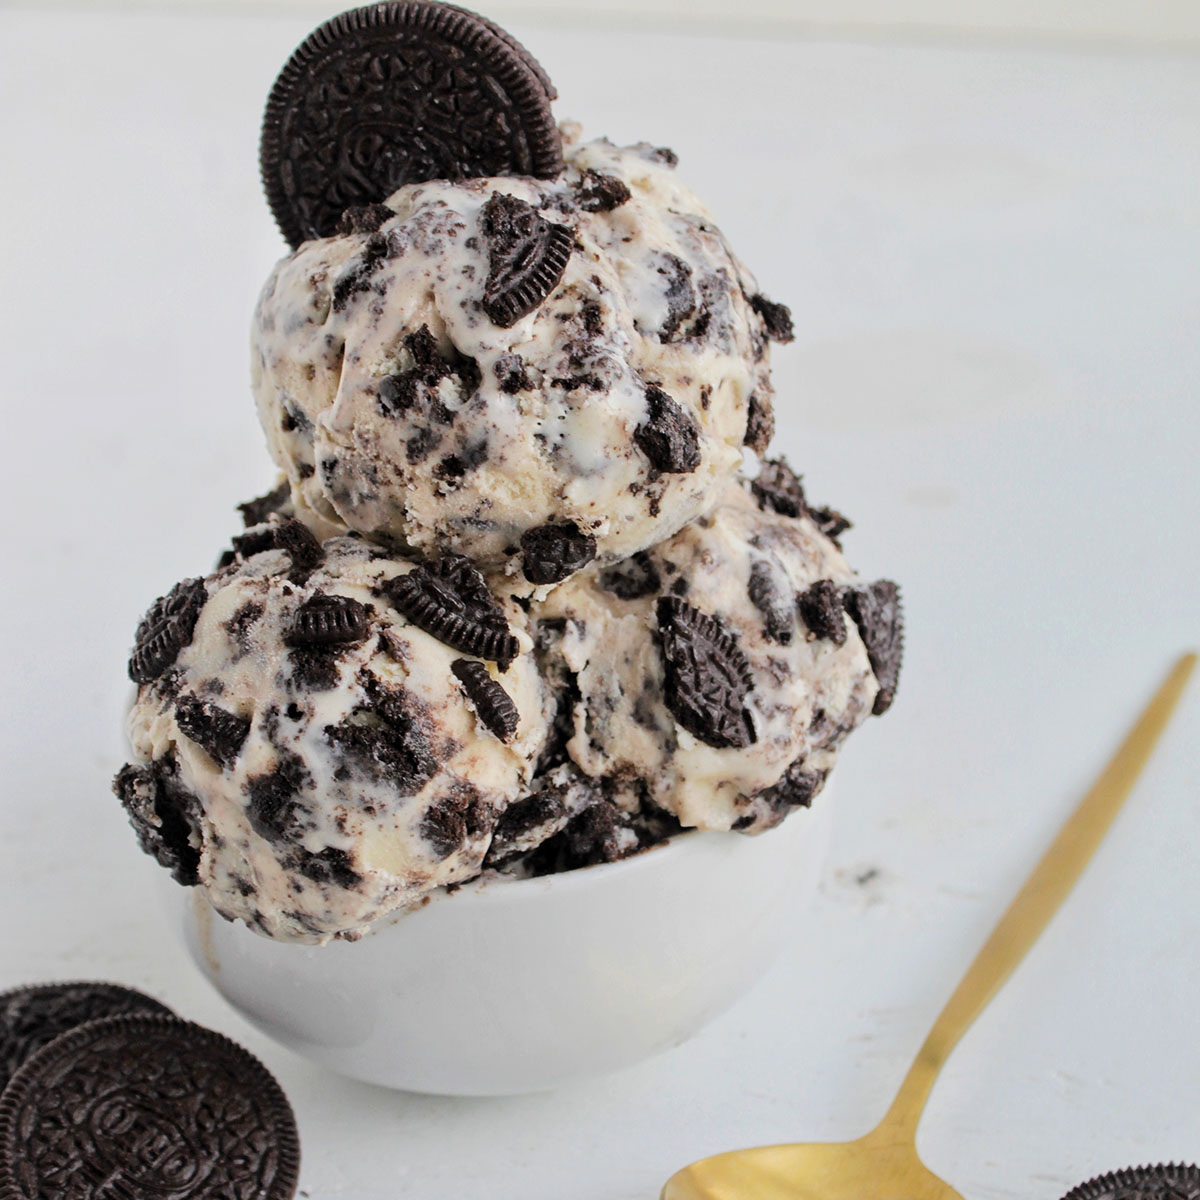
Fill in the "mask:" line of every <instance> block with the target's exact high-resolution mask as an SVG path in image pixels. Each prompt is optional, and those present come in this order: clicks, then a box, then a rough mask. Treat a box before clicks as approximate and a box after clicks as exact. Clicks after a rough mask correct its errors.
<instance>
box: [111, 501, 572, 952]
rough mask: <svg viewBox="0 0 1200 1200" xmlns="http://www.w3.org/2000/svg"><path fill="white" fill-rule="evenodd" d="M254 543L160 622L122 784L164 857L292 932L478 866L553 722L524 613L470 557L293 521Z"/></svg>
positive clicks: (232, 913) (218, 901) (275, 521)
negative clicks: (393, 548)
mask: <svg viewBox="0 0 1200 1200" xmlns="http://www.w3.org/2000/svg"><path fill="white" fill-rule="evenodd" d="M236 545H237V546H238V549H237V551H236V552H235V553H233V554H231V555H230V556H227V557H228V558H229V559H230V561H228V563H227V565H225V566H224V567H222V568H221V569H219V570H218V571H216V572H215V573H214V574H212V575H210V576H208V577H207V578H204V579H192V580H186V581H184V582H183V583H181V584H179V585H178V586H177V587H176V588H175V589H174V590H173V591H172V592H171V593H169V594H168V595H167V596H166V597H164V598H163V599H162V600H160V601H158V602H157V603H156V604H155V605H154V607H153V608H152V609H151V611H150V612H149V614H147V618H146V620H145V621H144V622H143V624H142V627H141V628H140V629H139V631H138V638H137V645H136V648H135V650H134V654H133V658H132V659H131V662H130V673H131V675H133V677H134V678H135V680H136V681H137V682H138V684H139V687H138V694H137V699H136V701H135V702H134V705H133V708H132V710H131V712H130V715H129V720H128V732H129V740H130V744H131V746H132V750H133V754H134V761H133V762H132V763H131V764H129V765H128V766H126V767H125V768H124V770H123V771H122V773H121V775H120V776H119V777H118V781H117V788H118V791H119V793H120V795H121V798H122V800H123V801H124V803H125V805H126V807H127V809H128V811H129V812H130V815H131V817H132V819H133V822H134V825H135V828H136V829H137V830H138V833H139V836H140V837H141V839H142V843H143V846H144V848H146V849H147V850H148V851H149V852H151V853H153V854H155V856H156V857H158V858H159V860H160V861H161V862H162V863H163V864H164V865H166V866H168V867H170V868H171V869H172V870H173V872H174V874H175V877H176V878H177V879H178V880H179V881H180V882H182V883H199V884H202V885H203V887H204V889H205V891H206V893H207V895H208V898H209V899H210V901H211V902H212V904H213V906H214V907H215V908H216V909H217V911H218V912H220V913H221V914H222V915H224V916H226V917H230V918H240V919H242V920H244V921H245V922H246V923H247V924H248V925H250V926H251V927H252V928H254V929H256V930H258V931H259V932H261V933H264V934H268V935H270V936H272V937H276V938H280V939H283V940H289V941H322V940H325V939H327V938H329V937H331V936H333V935H334V934H340V935H343V936H345V935H353V934H355V933H357V932H359V931H361V930H362V929H363V928H364V927H365V926H366V925H368V924H369V923H370V922H371V921H372V920H373V919H375V918H376V917H378V916H380V915H381V914H383V913H385V912H388V911H389V910H391V909H393V908H396V907H398V906H401V905H404V904H407V903H411V902H412V901H414V900H416V899H419V898H420V897H421V896H422V895H424V894H425V893H427V892H428V891H430V890H431V889H433V888H435V887H438V886H441V885H444V884H448V883H454V882H456V881H459V880H462V879H466V878H469V877H471V876H473V875H476V874H478V873H479V870H480V867H481V865H482V863H483V859H484V855H485V854H486V852H487V850H488V848H489V846H490V845H491V841H492V832H493V829H494V827H495V825H496V822H497V820H498V818H499V817H500V815H501V814H502V813H503V812H504V811H505V809H506V808H507V806H508V805H509V804H510V803H511V802H512V801H513V800H515V799H517V798H518V797H519V796H521V795H523V794H524V793H525V792H527V790H528V787H529V783H530V779H531V776H532V773H533V764H534V762H535V761H536V760H537V758H538V756H539V753H540V751H541V749H542V746H543V744H544V742H545V739H546V731H547V729H548V727H549V720H550V718H551V717H552V715H553V714H552V710H551V708H550V703H551V702H550V697H549V694H548V691H547V689H546V687H545V685H544V684H543V682H542V679H541V677H540V675H539V673H538V671H537V669H536V667H535V664H534V661H533V655H532V653H531V649H532V643H531V641H530V639H529V637H528V636H527V635H526V633H525V631H524V626H525V615H524V613H523V612H522V611H521V610H520V608H518V607H517V606H515V605H511V604H509V605H503V606H502V605H501V604H500V603H499V602H497V601H496V600H494V599H493V598H492V596H491V594H490V593H489V592H488V590H487V587H486V585H485V584H484V582H483V580H482V578H481V577H480V576H479V575H478V573H477V572H475V570H474V568H472V567H471V566H470V564H469V563H466V562H465V561H464V560H461V559H460V560H454V559H444V560H442V561H441V562H440V563H438V564H437V565H436V566H431V565H426V566H417V565H415V564H413V563H409V562H401V561H398V560H395V559H391V558H387V557H385V556H384V555H383V554H382V553H380V552H379V551H378V550H377V549H375V548H372V547H370V546H369V545H368V544H367V543H365V542H363V541H362V540H361V539H357V538H348V537H343V538H333V539H331V540H328V541H326V542H325V543H324V545H321V544H320V543H318V542H317V541H316V539H315V538H313V536H312V535H311V534H309V533H308V532H307V531H306V530H305V529H304V528H303V527H302V526H300V525H299V523H298V522H296V521H294V520H291V519H288V518H282V519H280V518H278V517H273V518H271V519H270V520H269V521H268V523H266V524H263V525H259V526H255V527H253V528H251V529H250V530H248V531H247V532H246V533H245V534H243V535H242V536H241V537H239V538H238V539H237V541H236ZM430 598H432V601H433V602H432V603H428V602H424V601H428V600H429V599H430ZM446 609H453V614H452V615H453V618H454V620H453V621H449V620H444V619H443V614H444V612H445V610H446Z"/></svg>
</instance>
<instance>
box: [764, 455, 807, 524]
mask: <svg viewBox="0 0 1200 1200" xmlns="http://www.w3.org/2000/svg"><path fill="white" fill-rule="evenodd" d="M750 490H751V492H753V493H754V498H755V499H756V500H757V501H758V507H759V508H761V509H762V510H763V511H764V512H765V511H766V510H767V509H770V510H771V511H772V512H777V513H779V515H780V516H781V517H802V516H804V514H805V513H807V512H808V505H807V504H806V503H805V502H804V487H803V485H802V484H801V483H800V476H799V475H797V474H796V472H795V471H793V470H792V468H791V467H789V466H788V462H787V459H786V458H768V459H767V460H766V461H765V462H764V463H763V465H762V469H761V470H760V471H759V473H758V478H757V479H754V480H752V481H751V483H750Z"/></svg>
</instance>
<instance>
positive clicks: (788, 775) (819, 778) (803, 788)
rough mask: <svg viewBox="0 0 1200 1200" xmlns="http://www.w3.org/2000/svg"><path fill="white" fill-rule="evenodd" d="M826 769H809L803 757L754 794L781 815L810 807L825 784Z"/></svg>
mask: <svg viewBox="0 0 1200 1200" xmlns="http://www.w3.org/2000/svg"><path fill="white" fill-rule="evenodd" d="M827 774H828V772H826V771H810V770H808V768H807V767H805V765H804V760H803V759H797V760H796V761H795V762H794V763H791V764H790V765H789V767H788V769H787V770H786V771H784V773H783V776H782V778H781V779H780V780H779V782H778V783H775V784H772V785H771V786H770V787H769V788H764V789H763V790H762V791H761V792H759V793H758V794H757V796H756V799H758V800H761V801H762V802H763V803H764V804H766V806H767V807H768V808H769V809H770V810H771V811H772V812H773V813H777V814H779V815H780V816H781V817H782V816H785V815H786V814H787V813H789V812H790V811H791V810H792V809H794V808H811V807H812V802H813V797H814V796H816V794H817V793H818V792H819V791H820V790H821V788H823V787H824V786H825V776H826V775H827Z"/></svg>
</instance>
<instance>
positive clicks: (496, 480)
mask: <svg viewBox="0 0 1200 1200" xmlns="http://www.w3.org/2000/svg"><path fill="white" fill-rule="evenodd" d="M566 134H567V135H566V137H565V140H564V148H563V149H564V160H565V167H564V170H563V172H562V173H560V174H559V175H557V176H555V177H554V178H550V179H533V178H527V177H521V178H518V177H509V178H488V179H467V180H462V181H458V182H425V183H418V184H411V185H407V186H405V187H402V188H401V189H400V190H399V191H397V192H395V193H394V194H393V195H391V196H390V197H388V199H387V202H386V204H375V205H371V206H366V207H360V208H357V209H351V210H350V211H349V212H348V213H347V215H346V217H345V219H344V221H343V224H342V226H341V232H340V233H338V234H336V235H333V236H329V237H324V238H317V239H313V240H311V241H308V242H305V243H304V244H303V245H301V246H300V247H299V249H297V250H296V251H295V252H293V253H292V254H290V255H289V256H288V257H287V258H285V259H283V261H282V262H280V263H279V265H278V266H277V267H276V268H275V270H274V271H273V273H272V274H271V277H270V278H269V279H268V281H267V283H266V286H265V287H264V289H263V292H262V295H261V297H260V299H259V302H258V306H257V310H256V313H255V318H254V332H253V362H252V368H253V385H254V393H255V396H256V398H257V403H258V412H259V417H260V419H261V422H262V425H263V428H264V430H265V431H266V435H267V441H268V445H269V447H270V450H271V453H272V455H273V457H274V459H275V461H276V463H278V465H279V466H280V468H281V469H282V470H283V471H284V472H286V474H287V477H288V479H289V481H290V483H291V487H292V492H293V496H294V499H295V503H296V505H297V511H298V514H299V515H300V517H301V518H302V519H304V520H305V521H306V522H307V523H308V524H309V525H310V526H312V527H313V528H314V529H316V530H317V531H318V532H320V533H321V534H322V535H327V534H330V533H333V532H337V531H339V530H342V531H344V530H346V529H350V530H354V531H357V532H359V533H362V534H364V535H365V536H367V537H368V538H371V539H373V540H376V541H379V542H382V543H384V544H388V545H391V546H393V547H401V548H404V549H406V550H407V551H415V552H418V553H420V554H424V555H441V554H445V553H459V554H464V555H466V556H467V557H469V558H470V559H471V560H472V561H473V562H475V563H476V564H477V565H478V566H479V567H480V568H481V569H482V570H484V571H485V572H495V571H497V570H500V569H502V568H506V569H509V570H510V571H511V572H514V573H517V574H521V573H522V572H523V573H524V575H525V577H527V578H528V579H530V580H531V581H532V582H535V583H539V584H547V583H553V582H557V581H558V580H559V579H562V578H565V577H567V576H568V575H570V574H571V573H572V572H574V571H576V570H578V569H579V568H581V567H583V566H585V565H586V564H587V563H588V562H590V561H593V560H595V561H598V562H602V563H605V562H612V561H615V560H618V559H621V558H625V557H627V556H629V555H631V554H634V553H636V552H637V551H639V550H643V549H645V548H646V547H648V546H650V545H651V544H653V543H654V542H656V541H660V540H662V539H663V538H664V537H669V536H670V535H671V534H672V533H674V532H675V531H676V530H677V529H679V528H680V527H681V526H682V525H684V524H686V523H687V522H688V521H690V520H693V519H694V518H696V517H698V516H700V515H702V514H703V513H705V512H707V511H708V510H709V509H710V508H711V507H712V506H713V504H714V503H715V502H716V500H717V497H718V496H719V494H720V493H721V491H722V490H723V488H724V484H725V480H726V479H727V478H728V476H729V475H730V474H731V473H732V472H734V471H735V470H736V469H737V467H738V465H739V463H740V461H741V452H742V446H743V444H744V443H749V444H751V445H753V446H755V447H756V448H758V449H763V448H764V447H765V445H766V441H767V439H768V438H769V437H770V432H771V426H772V420H771V386H770V381H769V377H768V361H767V357H768V352H767V345H768V340H769V338H770V337H771V336H774V337H777V338H783V339H786V338H789V337H790V336H791V325H790V318H789V317H788V316H787V312H786V309H784V308H783V307H782V306H781V305H776V304H772V303H771V302H770V301H768V300H766V299H765V298H764V297H762V296H761V295H760V294H759V292H758V288H757V285H756V284H755V282H754V279H753V277H752V276H751V275H750V274H749V272H748V271H747V270H746V268H745V267H743V266H742V264H741V263H740V262H739V261H738V259H737V258H736V256H735V255H734V254H733V252H732V251H731V250H730V248H729V246H728V244H727V243H726V241H725V239H724V237H723V236H722V235H721V233H720V230H719V229H718V228H717V226H716V224H715V222H714V220H713V218H712V216H711V214H710V213H709V212H708V210H707V209H706V208H705V207H704V205H703V204H702V203H701V201H700V200H699V199H698V198H697V197H696V196H695V195H694V194H693V193H692V192H691V191H690V190H689V189H688V188H686V187H685V186H684V185H683V184H682V183H680V182H679V180H678V179H677V177H676V175H675V171H674V156H673V155H671V154H670V152H669V151H662V150H657V149H654V148H653V147H650V146H648V145H638V146H632V147H627V148H619V147H617V146H614V145H612V144H611V143H609V142H606V141H595V142H588V143H584V142H581V141H580V140H579V136H578V131H577V130H575V129H573V128H568V129H567V131H566Z"/></svg>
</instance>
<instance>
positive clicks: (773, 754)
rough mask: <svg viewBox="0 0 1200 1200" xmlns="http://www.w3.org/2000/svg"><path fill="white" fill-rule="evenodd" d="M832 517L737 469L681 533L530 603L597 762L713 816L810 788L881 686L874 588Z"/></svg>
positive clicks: (591, 760) (686, 822) (574, 736)
mask: <svg viewBox="0 0 1200 1200" xmlns="http://www.w3.org/2000/svg"><path fill="white" fill-rule="evenodd" d="M773 470H774V471H775V477H776V478H778V477H779V474H778V473H779V470H780V467H779V466H778V464H776V465H774V467H773ZM792 481H793V482H794V483H795V484H796V487H797V488H798V481H795V480H794V477H792ZM819 522H820V517H819V515H818V516H814V515H813V513H812V512H811V511H810V510H808V509H807V507H805V508H804V509H803V511H801V512H800V514H799V515H796V516H787V515H785V514H783V513H780V512H777V511H776V510H775V509H774V508H773V507H772V506H771V503H770V500H769V498H768V496H767V493H765V492H761V493H760V495H759V496H758V497H757V498H756V497H755V495H754V494H753V493H751V492H750V491H749V490H748V489H747V488H746V487H745V486H743V485H742V484H740V483H731V484H730V485H729V486H728V487H727V489H726V491H725V493H724V495H723V496H722V498H721V502H720V503H719V504H718V505H717V507H716V508H715V509H714V510H713V511H712V512H711V513H709V514H708V515H706V516H703V517H700V518H698V519H697V520H695V521H693V522H692V523H691V524H690V525H687V526H685V527H684V528H683V529H682V530H680V531H679V532H678V533H677V534H675V536H674V537H672V538H668V539H667V540H666V541H664V542H660V543H659V544H658V545H657V546H654V547H653V548H651V549H650V550H647V551H645V552H643V553H641V554H638V555H636V556H635V557H633V558H632V559H630V560H629V561H627V562H624V563H621V564H619V565H617V566H613V567H590V568H588V569H587V570H586V571H583V572H580V573H579V574H578V575H576V576H574V577H573V578H572V579H570V580H568V581H566V582H565V583H563V584H561V585H560V586H559V587H557V588H555V589H554V591H552V592H551V593H550V595H549V596H548V597H547V598H546V599H545V600H544V601H542V602H541V603H538V604H534V605H533V606H532V608H531V617H532V619H533V623H534V627H535V630H536V631H537V636H538V640H539V644H540V646H541V647H542V651H541V652H542V655H543V666H544V668H545V669H547V670H548V671H550V672H552V673H553V672H557V673H559V674H560V675H562V676H564V677H565V678H566V679H567V680H568V681H569V687H570V690H571V695H572V714H571V734H570V739H569V742H568V752H569V754H570V756H571V758H572V760H573V761H574V762H575V763H576V764H577V765H578V766H579V768H580V769H581V770H582V772H583V773H584V774H585V775H587V776H589V777H591V778H594V779H601V780H606V781H608V782H609V783H610V785H611V786H612V787H613V788H614V789H615V791H616V792H618V793H624V794H626V795H627V796H628V800H627V807H629V808H631V809H637V808H638V807H641V806H642V805H644V804H645V803H646V802H647V801H648V802H649V803H651V804H653V805H654V806H656V807H658V808H661V809H665V810H666V811H667V812H669V813H670V814H672V815H673V816H674V817H675V818H676V819H677V820H678V821H679V822H680V823H681V824H682V825H683V826H687V827H695V828H700V829H718V830H722V829H738V830H743V831H754V830H758V829H761V828H765V827H768V826H770V825H773V824H775V823H777V822H778V821H779V820H781V819H782V818H783V817H784V816H785V815H786V814H787V813H788V811H789V810H790V809H791V808H794V807H795V806H797V805H800V804H807V803H808V802H809V801H811V799H812V797H813V795H814V794H815V793H816V792H817V791H818V790H819V789H820V787H821V785H822V784H823V783H824V780H825V777H826V775H827V774H828V772H829V770H830V769H831V767H832V766H833V763H834V760H835V757H836V752H837V748H838V746H839V745H840V744H841V742H842V740H843V739H844V738H845V737H846V735H847V734H848V733H850V732H851V730H853V729H854V728H855V727H856V726H857V725H859V724H860V723H861V722H862V721H863V720H865V719H866V717H867V716H869V715H870V714H871V711H872V709H873V707H874V706H875V704H876V700H877V698H878V697H879V695H880V688H881V685H880V681H879V679H878V678H877V676H876V672H875V670H874V669H873V668H872V664H871V659H870V654H869V652H868V647H867V644H866V643H865V642H864V637H863V634H862V633H861V632H860V629H859V627H858V625H857V624H856V622H855V619H854V617H853V615H852V614H853V612H855V611H857V609H856V608H855V605H854V602H853V597H855V596H856V595H857V594H858V593H859V592H860V591H863V590H865V589H864V587H863V584H862V583H861V581H860V580H859V579H858V578H857V576H856V575H855V574H854V572H853V571H851V569H850V567H849V566H848V565H847V563H846V560H845V559H844V558H843V556H842V554H841V552H840V550H839V549H838V547H837V546H836V545H835V544H834V542H833V541H832V540H831V539H830V538H829V537H828V536H827V535H826V534H825V533H822V531H821V528H820V527H819ZM848 600H849V601H850V603H849V604H848V603H847V601H848ZM868 636H871V637H873V636H874V633H873V632H872V631H868Z"/></svg>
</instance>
